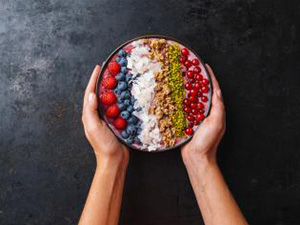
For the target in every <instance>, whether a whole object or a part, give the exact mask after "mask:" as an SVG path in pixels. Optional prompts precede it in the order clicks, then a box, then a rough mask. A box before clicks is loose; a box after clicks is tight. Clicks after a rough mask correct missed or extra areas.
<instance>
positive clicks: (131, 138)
mask: <svg viewBox="0 0 300 225" xmlns="http://www.w3.org/2000/svg"><path fill="white" fill-rule="evenodd" d="M133 141H134V140H133V137H129V138H127V139H126V142H127V144H130V145H131V144H133Z"/></svg>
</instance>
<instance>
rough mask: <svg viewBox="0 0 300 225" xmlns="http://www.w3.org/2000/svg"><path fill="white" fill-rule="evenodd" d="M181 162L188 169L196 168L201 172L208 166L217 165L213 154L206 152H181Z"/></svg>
mask: <svg viewBox="0 0 300 225" xmlns="http://www.w3.org/2000/svg"><path fill="white" fill-rule="evenodd" d="M182 159H183V163H184V165H185V167H186V169H187V170H188V171H190V170H197V171H198V172H200V173H202V172H205V171H206V170H207V169H208V168H210V167H217V166H218V165H217V160H216V157H215V155H213V154H207V153H204V154H203V153H198V152H195V153H192V152H191V153H187V154H182Z"/></svg>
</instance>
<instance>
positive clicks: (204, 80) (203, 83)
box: [201, 79, 209, 86]
mask: <svg viewBox="0 0 300 225" xmlns="http://www.w3.org/2000/svg"><path fill="white" fill-rule="evenodd" d="M201 83H202V85H204V86H207V85H208V83H209V82H208V80H207V79H203V80H202V82H201Z"/></svg>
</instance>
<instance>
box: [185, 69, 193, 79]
mask: <svg viewBox="0 0 300 225" xmlns="http://www.w3.org/2000/svg"><path fill="white" fill-rule="evenodd" d="M186 76H187V77H188V78H190V79H194V72H193V71H190V70H189V71H188V72H187V73H186Z"/></svg>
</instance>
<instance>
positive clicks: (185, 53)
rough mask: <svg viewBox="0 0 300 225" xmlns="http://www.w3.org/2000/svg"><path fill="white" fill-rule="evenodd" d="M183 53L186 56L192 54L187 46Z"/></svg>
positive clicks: (182, 50)
mask: <svg viewBox="0 0 300 225" xmlns="http://www.w3.org/2000/svg"><path fill="white" fill-rule="evenodd" d="M181 54H182V55H184V56H188V55H189V54H190V52H189V50H188V49H187V48H183V49H181Z"/></svg>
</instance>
